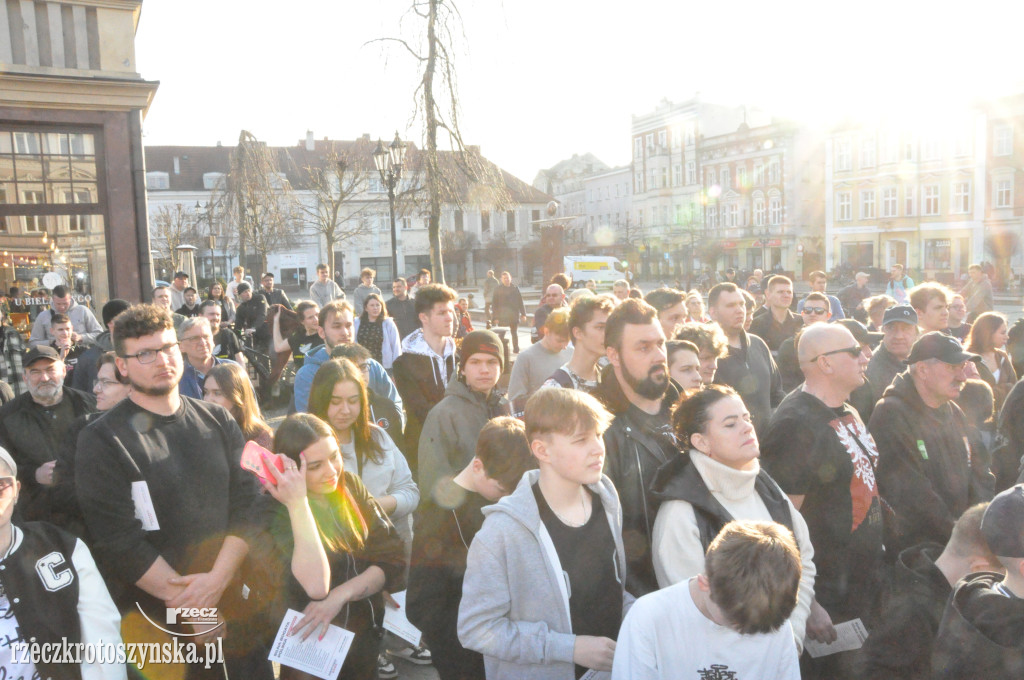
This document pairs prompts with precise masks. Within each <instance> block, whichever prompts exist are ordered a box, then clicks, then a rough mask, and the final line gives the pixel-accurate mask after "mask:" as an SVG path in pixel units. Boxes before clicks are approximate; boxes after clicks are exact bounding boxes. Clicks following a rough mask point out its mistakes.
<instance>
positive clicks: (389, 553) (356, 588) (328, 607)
mask: <svg viewBox="0 0 1024 680" xmlns="http://www.w3.org/2000/svg"><path fill="white" fill-rule="evenodd" d="M273 443H274V446H273V449H274V451H276V452H277V453H279V454H282V455H284V456H285V457H286V460H285V470H284V472H276V469H275V472H276V476H277V477H278V480H277V483H276V485H271V484H264V486H265V487H266V489H267V491H268V493H270V495H271V496H273V497H274V498H275V499H277V500H278V501H279V502H280V505H276V506H274V507H273V509H272V513H273V514H272V516H271V518H270V523H269V526H270V534H271V536H272V538H273V544H274V549H275V552H276V554H277V556H278V559H279V561H280V562H281V565H282V572H283V573H284V574H285V576H284V580H285V583H284V584H283V592H282V597H281V602H282V603H283V605H284V606H286V607H288V608H291V609H294V610H296V611H301V612H302V613H303V616H302V618H301V619H300V620H299V621H298V622H297V623H296V624H295V625H293V627H292V629H291V631H290V634H291V635H296V636H299V637H300V638H302V639H305V638H307V637H309V636H318V637H321V636H323V634H324V633H325V632H326V631H327V626H328V625H330V624H334V625H336V626H340V627H342V628H345V629H346V630H348V631H351V632H352V633H355V640H353V642H352V646H351V648H350V650H349V653H348V656H347V657H346V659H345V663H344V665H343V666H342V667H341V674H340V675H339V676H338V678H339V679H340V680H356V679H359V680H372V679H373V678H375V677H376V673H377V651H378V645H379V638H378V636H377V634H376V629H377V627H378V626H380V625H381V623H382V622H383V618H384V602H383V599H382V595H381V591H382V590H385V589H386V590H389V591H392V592H394V591H396V590H400V589H401V588H402V587H403V584H402V580H403V572H404V550H403V547H402V542H401V539H400V538H399V537H398V535H397V534H396V533H395V530H394V527H393V526H392V525H391V523H390V522H389V521H388V519H387V515H386V514H385V513H384V511H383V510H382V509H381V507H380V505H379V504H378V503H377V501H376V500H374V498H373V496H371V495H370V493H369V491H367V489H366V487H365V486H363V483H362V482H361V481H360V480H359V478H358V477H357V476H356V475H354V474H352V473H351V472H349V471H347V470H346V469H345V467H346V466H345V464H344V462H343V460H342V456H341V450H340V448H339V446H338V440H337V437H336V436H335V434H334V430H333V429H332V428H331V427H330V426H329V425H328V424H327V423H325V422H323V421H322V420H320V419H319V418H317V417H316V416H314V415H311V414H308V413H296V414H293V415H290V416H288V418H286V419H285V421H284V422H283V423H281V426H280V427H279V428H278V430H277V435H276V436H275V437H274V442H273ZM311 677H312V676H309V675H307V674H305V673H302V672H300V671H298V670H296V669H294V668H289V667H287V666H282V667H281V678H282V680H297V679H302V680H305V679H306V678H311Z"/></svg>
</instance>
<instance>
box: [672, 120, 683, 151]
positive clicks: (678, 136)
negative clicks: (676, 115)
mask: <svg viewBox="0 0 1024 680" xmlns="http://www.w3.org/2000/svg"><path fill="white" fill-rule="evenodd" d="M682 145H683V131H682V130H681V129H680V128H679V126H678V125H677V126H675V127H674V128H672V148H673V149H678V148H679V147H681V146H682Z"/></svg>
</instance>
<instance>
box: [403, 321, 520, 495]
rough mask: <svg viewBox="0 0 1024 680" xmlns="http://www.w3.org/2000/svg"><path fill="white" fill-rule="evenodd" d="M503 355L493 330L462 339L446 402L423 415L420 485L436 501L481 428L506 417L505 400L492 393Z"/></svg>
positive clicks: (470, 455) (468, 455) (471, 451)
mask: <svg viewBox="0 0 1024 680" xmlns="http://www.w3.org/2000/svg"><path fill="white" fill-rule="evenodd" d="M503 359H504V351H503V348H502V344H501V341H500V340H499V339H498V336H497V335H495V334H494V333H493V332H492V331H486V330H480V331H473V332H472V333H469V334H468V335H466V337H465V338H463V339H462V352H461V360H460V362H459V375H458V377H457V378H455V379H454V380H451V381H449V382H448V386H447V387H446V388H445V393H444V394H445V396H444V399H442V400H441V401H439V402H438V403H437V404H436V405H435V406H434V407H433V408H432V409H430V411H429V412H428V413H427V418H426V420H425V421H424V422H423V430H422V431H421V433H420V440H419V477H418V480H417V481H419V486H420V490H421V492H422V493H423V495H424V497H427V498H434V489H435V487H436V486H437V485H438V484H442V485H447V484H448V482H449V481H450V480H451V479H452V478H453V477H454V476H455V475H457V474H458V473H459V472H460V471H461V470H462V469H463V468H464V467H466V465H468V464H469V461H471V460H473V456H474V455H476V440H477V437H479V436H480V430H482V429H483V427H484V425H486V424H487V421H489V420H490V419H491V418H497V417H498V416H507V415H508V414H509V407H508V401H507V400H506V399H505V397H504V395H503V394H501V393H500V392H498V391H497V390H495V387H496V386H497V384H498V379H499V378H500V377H501V371H502V363H503Z"/></svg>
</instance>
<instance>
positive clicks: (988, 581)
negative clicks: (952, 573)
mask: <svg viewBox="0 0 1024 680" xmlns="http://www.w3.org/2000/svg"><path fill="white" fill-rule="evenodd" d="M1002 580H1003V576H1002V574H995V573H988V572H982V573H978V574H971V575H970V576H967V577H966V578H964V579H963V580H962V581H960V583H959V584H957V587H956V591H955V592H954V593H953V598H952V599H951V600H950V603H949V606H950V607H952V608H953V611H954V612H955V614H956V615H957V616H958V617H959V619H960V624H961V625H962V626H965V627H966V629H967V630H968V631H970V632H972V633H974V634H976V635H980V636H981V637H983V638H984V639H985V640H986V641H987V644H988V645H989V646H990V648H991V649H993V650H998V651H1003V650H1006V651H1010V650H1013V651H1014V652H1015V653H1016V654H1017V655H1020V654H1022V651H1021V640H1024V599H1020V598H1016V597H1008V596H1007V595H1005V594H1004V593H1003V592H1001V590H1000V583H1001V582H1002ZM949 614H950V612H947V617H948V616H949Z"/></svg>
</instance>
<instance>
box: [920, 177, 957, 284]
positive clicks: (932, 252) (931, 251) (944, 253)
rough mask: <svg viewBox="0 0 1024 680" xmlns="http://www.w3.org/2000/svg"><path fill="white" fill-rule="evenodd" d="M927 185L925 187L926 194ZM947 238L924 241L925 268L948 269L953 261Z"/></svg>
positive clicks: (949, 242)
mask: <svg viewBox="0 0 1024 680" xmlns="http://www.w3.org/2000/svg"><path fill="white" fill-rule="evenodd" d="M927 191H928V187H925V193H926V194H927ZM951 243H952V242H951V241H950V240H949V239H926V240H925V242H924V267H925V269H941V270H943V271H949V270H950V265H951V264H952V262H953V257H952V254H953V249H952V247H951Z"/></svg>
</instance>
